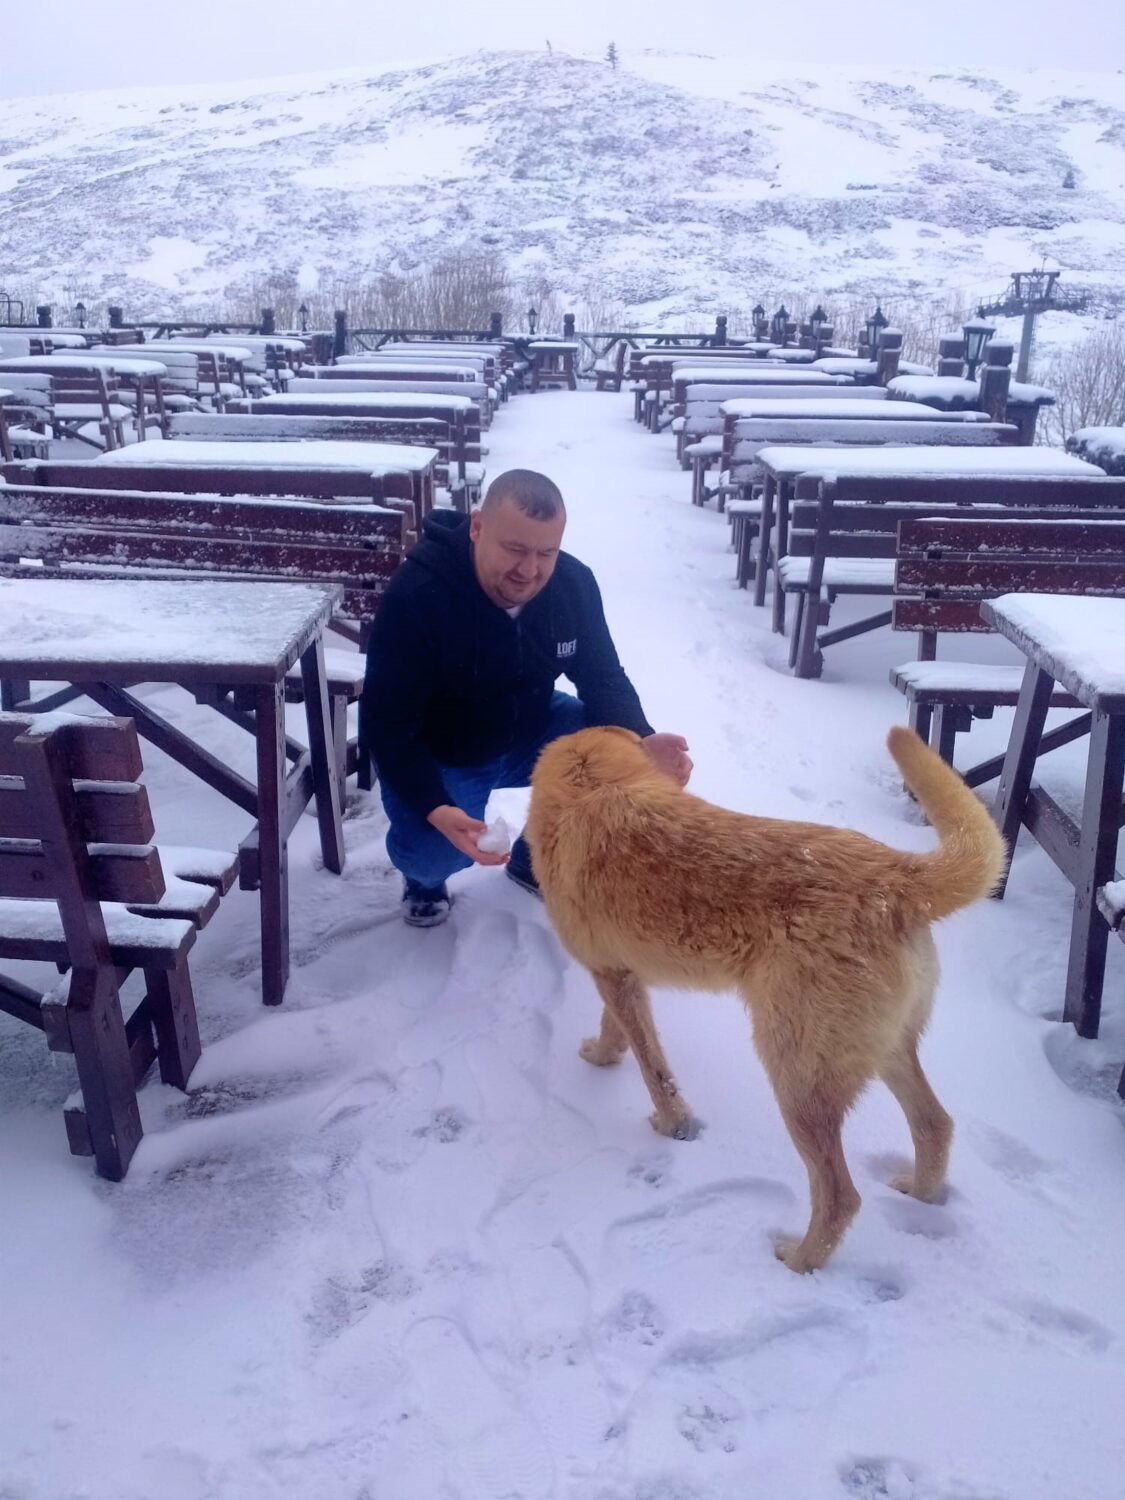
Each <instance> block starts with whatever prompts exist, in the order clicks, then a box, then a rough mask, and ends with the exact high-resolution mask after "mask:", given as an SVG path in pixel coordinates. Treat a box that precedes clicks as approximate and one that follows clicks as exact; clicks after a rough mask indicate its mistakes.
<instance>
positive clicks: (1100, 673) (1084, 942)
mask: <svg viewBox="0 0 1125 1500" xmlns="http://www.w3.org/2000/svg"><path fill="white" fill-rule="evenodd" d="M981 614H982V615H983V617H984V618H985V619H986V620H987V621H988V623H989V624H990V625H992V626H993V628H994V629H995V630H998V631H999V632H1000V634H1001V635H1004V636H1006V637H1007V638H1008V640H1010V641H1012V642H1013V644H1014V645H1016V646H1017V647H1018V648H1019V649H1020V651H1022V652H1023V654H1024V656H1025V657H1026V658H1027V666H1026V668H1025V669H1024V677H1023V686H1022V688H1021V689H1020V697H1019V704H1018V706H1017V708H1016V717H1015V721H1014V722H1013V724H1012V733H1011V738H1010V740H1009V742H1008V753H1007V755H1006V756H1005V758H1004V769H1003V771H1002V772H1001V773H1000V790H999V792H998V793H997V798H996V806H995V810H994V812H995V817H996V821H997V823H998V824H999V826H1000V831H1001V833H1002V834H1003V835H1004V839H1005V841H1006V842H1007V844H1008V848H1009V850H1013V849H1014V848H1015V843H1016V837H1017V835H1018V834H1019V830H1020V827H1021V826H1023V827H1026V828H1028V829H1029V830H1030V832H1031V834H1032V835H1033V837H1034V838H1035V839H1036V840H1037V842H1038V843H1040V844H1041V845H1042V847H1043V848H1044V849H1045V850H1046V851H1047V853H1048V854H1049V855H1050V857H1051V859H1052V860H1053V861H1054V863H1055V864H1056V865H1057V866H1058V868H1059V870H1060V871H1061V872H1062V873H1063V874H1064V875H1065V876H1066V878H1067V880H1068V881H1069V882H1070V884H1071V886H1072V887H1073V888H1074V910H1073V915H1072V917H1071V927H1070V953H1069V957H1068V961H1067V974H1066V1000H1065V1005H1064V1010H1063V1015H1064V1017H1065V1019H1066V1020H1068V1021H1070V1022H1072V1023H1073V1025H1074V1026H1075V1027H1076V1029H1077V1031H1078V1033H1079V1035H1080V1036H1085V1037H1095V1036H1097V1034H1098V1026H1099V1022H1100V1019H1101V1004H1102V987H1103V984H1104V981H1105V963H1106V948H1107V946H1108V942H1109V934H1110V931H1111V929H1116V930H1117V931H1118V932H1121V931H1122V919H1123V917H1125V884H1123V883H1122V882H1121V879H1120V876H1119V875H1118V874H1117V871H1116V862H1117V844H1118V837H1119V834H1120V831H1121V828H1122V824H1123V821H1125V819H1123V809H1122V783H1123V779H1125V600H1122V599H1099V598H1079V597H1074V596H1068V595H1057V594H1004V595H1002V596H1001V597H1000V598H999V599H993V600H989V601H987V602H985V603H984V604H982V605H981ZM1056 683H1058V684H1059V685H1060V686H1062V687H1063V688H1065V689H1066V691H1067V692H1069V693H1070V694H1071V695H1072V696H1073V697H1074V698H1075V699H1077V701H1078V702H1079V703H1081V704H1082V705H1083V706H1084V707H1085V708H1086V709H1087V710H1088V711H1089V721H1090V723H1089V735H1090V745H1089V752H1088V755H1087V762H1086V786H1085V792H1084V795H1083V799H1082V813H1081V818H1080V820H1078V821H1076V820H1075V819H1074V818H1072V817H1071V816H1070V815H1069V813H1067V812H1066V811H1064V809H1063V808H1062V807H1061V806H1060V805H1059V803H1058V802H1057V801H1056V800H1055V799H1054V798H1053V797H1051V796H1050V795H1049V794H1048V793H1047V792H1046V791H1044V790H1043V788H1042V787H1039V786H1032V784H1031V778H1032V775H1033V773H1034V770H1035V763H1036V758H1037V756H1038V754H1039V751H1040V742H1041V740H1042V738H1043V725H1044V720H1045V718H1046V714H1047V707H1048V704H1049V702H1050V698H1051V694H1052V691H1053V690H1054V687H1055V684H1056ZM1006 883H1007V877H1005V884H1006ZM1003 892H1004V886H1003V885H1002V886H1001V888H1000V892H999V894H1000V895H1003ZM1118 1092H1119V1093H1120V1094H1121V1095H1122V1097H1125V1072H1122V1075H1121V1081H1120V1083H1119V1085H1118Z"/></svg>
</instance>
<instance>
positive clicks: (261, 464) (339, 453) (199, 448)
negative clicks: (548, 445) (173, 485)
mask: <svg viewBox="0 0 1125 1500" xmlns="http://www.w3.org/2000/svg"><path fill="white" fill-rule="evenodd" d="M269 399H270V401H271V403H272V401H273V400H274V399H277V398H274V397H270V398H269ZM437 460H438V454H437V449H436V448H411V447H408V446H407V445H406V444H405V443H348V442H334V441H333V440H331V439H314V440H311V441H309V442H307V443H284V442H275V443H270V442H263V443H258V442H195V441H189V440H187V439H177V438H172V439H168V440H166V441H164V442H161V443H154V444H149V445H147V446H146V447H145V448H143V449H141V448H139V447H138V446H137V445H136V444H131V445H130V446H129V447H126V448H115V449H113V451H112V452H110V453H101V454H99V455H98V457H97V458H96V459H94V460H93V463H95V464H97V465H99V466H100V465H104V464H105V463H106V462H107V461H108V462H110V463H113V464H144V465H145V467H146V468H156V467H157V466H159V465H167V466H168V467H169V468H177V469H183V468H192V469H205V468H208V467H210V468H215V469H228V468H231V467H233V466H236V465H237V466H238V467H241V468H249V469H346V470H348V471H349V472H351V473H353V474H371V475H379V476H385V475H388V474H403V475H406V476H407V479H408V482H409V485H410V496H409V498H410V499H411V500H413V502H414V510H415V517H416V521H417V525H418V526H419V527H420V526H421V523H422V521H423V520H424V519H425V518H426V516H428V515H429V513H430V511H431V510H432V509H433V505H434V468H435V466H436V464H437ZM90 480H91V485H92V486H95V485H96V483H97V476H96V474H95V473H94V472H93V471H92V472H91V475H90Z"/></svg>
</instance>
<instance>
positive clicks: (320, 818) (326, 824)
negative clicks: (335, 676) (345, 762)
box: [301, 635, 344, 875]
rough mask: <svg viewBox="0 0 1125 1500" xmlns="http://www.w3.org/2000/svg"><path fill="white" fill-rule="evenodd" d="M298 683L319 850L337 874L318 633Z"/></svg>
mask: <svg viewBox="0 0 1125 1500" xmlns="http://www.w3.org/2000/svg"><path fill="white" fill-rule="evenodd" d="M301 683H302V685H303V687H304V697H305V718H306V720H307V721H308V730H309V752H310V754H311V755H312V768H313V786H314V788H315V791H314V795H315V797H316V820H317V822H318V824H319V825H320V852H321V854H322V855H323V857H324V866H325V869H328V870H331V872H332V874H333V875H339V873H340V871H341V870H342V869H343V868H344V831H343V827H342V826H341V821H340V798H341V796H342V793H343V788H342V786H341V785H340V783H339V780H338V779H337V773H336V745H335V735H334V734H333V726H332V716H331V712H330V709H329V705H328V683H327V681H326V679H325V675H324V640H323V638H322V637H321V636H319V635H318V636H317V638H316V640H315V641H313V643H312V645H311V646H309V647H307V648H306V650H305V651H304V653H303V654H302V656H301Z"/></svg>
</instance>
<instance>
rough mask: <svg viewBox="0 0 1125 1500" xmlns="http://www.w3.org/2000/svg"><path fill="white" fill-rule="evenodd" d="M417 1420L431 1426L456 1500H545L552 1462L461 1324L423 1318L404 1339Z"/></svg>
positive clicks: (516, 1401) (550, 1490)
mask: <svg viewBox="0 0 1125 1500" xmlns="http://www.w3.org/2000/svg"><path fill="white" fill-rule="evenodd" d="M400 1353H401V1356H402V1359H403V1361H404V1362H405V1364H406V1366H407V1368H408V1370H409V1381H410V1384H411V1385H412V1386H413V1388H414V1391H415V1394H416V1397H417V1405H418V1410H419V1413H420V1415H421V1417H422V1418H423V1419H424V1420H425V1421H426V1422H427V1424H428V1425H429V1427H430V1429H431V1430H432V1433H433V1437H434V1441H435V1443H436V1444H437V1446H438V1448H439V1450H440V1453H441V1458H442V1460H443V1466H444V1470H445V1477H446V1482H447V1485H448V1491H449V1493H450V1494H451V1495H456V1496H457V1497H458V1500H497V1497H498V1496H503V1495H507V1496H512V1497H515V1496H519V1500H547V1497H548V1496H550V1495H551V1494H552V1493H553V1492H554V1483H555V1474H554V1463H553V1461H552V1458H551V1454H550V1450H549V1448H548V1447H547V1444H546V1442H545V1441H544V1439H543V1436H542V1434H541V1433H540V1432H539V1430H538V1428H537V1426H536V1424H535V1423H534V1421H533V1420H532V1418H531V1417H530V1416H529V1415H528V1414H526V1413H525V1412H524V1411H522V1410H521V1407H520V1401H519V1396H518V1387H519V1386H520V1385H521V1384H522V1381H521V1380H520V1378H519V1371H515V1370H513V1371H512V1375H513V1379H514V1382H515V1385H516V1387H517V1393H516V1394H513V1395H509V1394H508V1393H507V1392H506V1391H504V1390H502V1389H501V1388H500V1386H499V1385H497V1383H496V1381H495V1380H493V1378H492V1376H491V1375H490V1374H489V1372H488V1370H487V1369H485V1367H484V1365H483V1364H482V1363H481V1360H480V1358H479V1356H478V1354H477V1352H476V1350H475V1349H474V1348H473V1346H472V1343H471V1341H470V1339H469V1338H468V1336H467V1335H466V1333H465V1330H464V1329H463V1328H461V1326H460V1325H459V1324H458V1323H456V1322H454V1321H453V1320H452V1319H448V1318H437V1317H434V1318H423V1319H420V1320H419V1321H418V1322H416V1323H412V1324H411V1326H410V1327H409V1328H408V1329H407V1331H406V1334H405V1335H404V1337H403V1340H402V1345H401V1350H400Z"/></svg>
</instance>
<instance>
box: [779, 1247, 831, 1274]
mask: <svg viewBox="0 0 1125 1500" xmlns="http://www.w3.org/2000/svg"><path fill="white" fill-rule="evenodd" d="M773 1253H774V1254H775V1255H776V1256H777V1258H778V1260H779V1261H780V1262H781V1264H782V1265H783V1266H788V1267H789V1269H790V1270H791V1271H796V1273H797V1275H798V1276H805V1275H807V1274H808V1272H809V1271H818V1270H819V1269H820V1267H821V1264H822V1261H821V1260H818V1259H817V1257H816V1256H815V1255H811V1254H810V1253H809V1251H807V1250H806V1249H805V1242H804V1240H778V1241H777V1243H776V1244H775V1245H774V1247H773Z"/></svg>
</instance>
